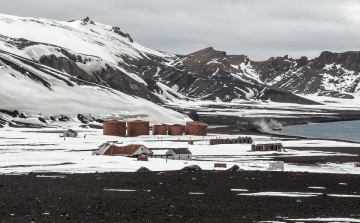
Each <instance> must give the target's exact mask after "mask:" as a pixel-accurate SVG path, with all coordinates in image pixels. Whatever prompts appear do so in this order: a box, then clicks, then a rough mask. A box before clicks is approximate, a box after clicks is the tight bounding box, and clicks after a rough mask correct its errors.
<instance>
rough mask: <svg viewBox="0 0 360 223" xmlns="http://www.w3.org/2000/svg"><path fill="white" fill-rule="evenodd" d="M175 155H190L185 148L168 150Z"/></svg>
mask: <svg viewBox="0 0 360 223" xmlns="http://www.w3.org/2000/svg"><path fill="white" fill-rule="evenodd" d="M170 150H172V151H173V152H174V153H175V154H191V152H190V151H189V150H188V149H187V148H176V149H170Z"/></svg>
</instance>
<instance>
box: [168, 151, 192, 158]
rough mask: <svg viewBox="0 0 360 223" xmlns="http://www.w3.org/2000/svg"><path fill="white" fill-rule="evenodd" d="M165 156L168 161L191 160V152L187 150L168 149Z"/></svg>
mask: <svg viewBox="0 0 360 223" xmlns="http://www.w3.org/2000/svg"><path fill="white" fill-rule="evenodd" d="M165 154H166V155H167V156H168V158H169V159H174V160H191V152H190V151H189V150H188V149H187V148H177V149H169V151H167V152H166V153H165Z"/></svg>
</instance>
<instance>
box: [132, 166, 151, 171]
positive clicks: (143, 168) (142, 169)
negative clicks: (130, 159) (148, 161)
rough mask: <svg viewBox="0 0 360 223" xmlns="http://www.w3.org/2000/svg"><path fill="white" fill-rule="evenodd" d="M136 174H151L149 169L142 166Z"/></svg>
mask: <svg viewBox="0 0 360 223" xmlns="http://www.w3.org/2000/svg"><path fill="white" fill-rule="evenodd" d="M135 172H139V173H143V172H150V170H149V169H148V168H146V167H144V166H142V167H140V168H139V169H138V170H137V171H135Z"/></svg>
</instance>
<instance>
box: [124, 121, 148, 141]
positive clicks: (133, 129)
mask: <svg viewBox="0 0 360 223" xmlns="http://www.w3.org/2000/svg"><path fill="white" fill-rule="evenodd" d="M140 135H149V122H147V121H141V120H136V121H132V122H128V123H127V136H129V137H135V136H140Z"/></svg>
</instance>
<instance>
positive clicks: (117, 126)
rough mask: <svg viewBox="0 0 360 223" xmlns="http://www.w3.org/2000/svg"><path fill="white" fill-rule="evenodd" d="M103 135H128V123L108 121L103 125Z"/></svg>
mask: <svg viewBox="0 0 360 223" xmlns="http://www.w3.org/2000/svg"><path fill="white" fill-rule="evenodd" d="M103 135H111V136H122V137H125V135H126V122H123V121H115V120H114V121H108V122H104V124H103Z"/></svg>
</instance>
